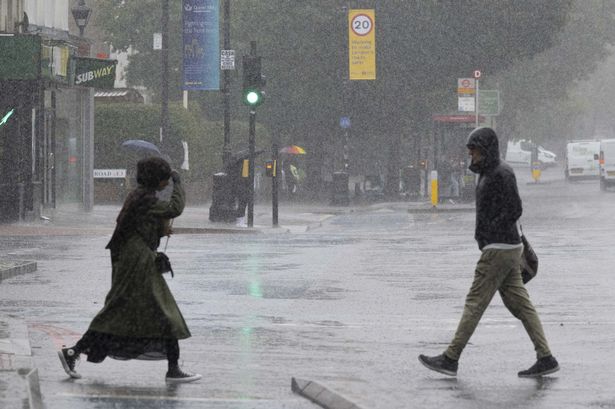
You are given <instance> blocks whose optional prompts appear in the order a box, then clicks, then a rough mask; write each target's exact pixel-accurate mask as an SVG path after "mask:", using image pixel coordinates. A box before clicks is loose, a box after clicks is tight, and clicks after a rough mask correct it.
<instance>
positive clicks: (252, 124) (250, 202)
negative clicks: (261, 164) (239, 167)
mask: <svg viewBox="0 0 615 409" xmlns="http://www.w3.org/2000/svg"><path fill="white" fill-rule="evenodd" d="M248 143H249V148H250V163H249V167H248V169H249V183H250V189H249V192H250V193H249V195H248V227H253V226H254V159H255V156H256V155H255V154H254V151H255V145H256V111H255V110H254V109H250V134H249V137H248Z"/></svg>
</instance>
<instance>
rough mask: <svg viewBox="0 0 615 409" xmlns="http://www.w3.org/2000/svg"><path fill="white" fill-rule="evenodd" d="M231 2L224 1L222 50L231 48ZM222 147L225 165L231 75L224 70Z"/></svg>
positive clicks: (229, 126)
mask: <svg viewBox="0 0 615 409" xmlns="http://www.w3.org/2000/svg"><path fill="white" fill-rule="evenodd" d="M230 3H231V0H224V26H223V28H224V49H225V50H230V48H231V4H230ZM222 94H223V98H224V99H223V104H224V145H223V146H222V163H223V164H224V165H227V164H228V162H229V160H230V158H231V103H230V98H231V74H230V70H224V91H223V93H222Z"/></svg>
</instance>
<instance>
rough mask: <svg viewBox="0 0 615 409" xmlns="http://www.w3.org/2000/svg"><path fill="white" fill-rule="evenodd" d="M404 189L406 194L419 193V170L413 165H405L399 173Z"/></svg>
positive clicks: (414, 194)
mask: <svg viewBox="0 0 615 409" xmlns="http://www.w3.org/2000/svg"><path fill="white" fill-rule="evenodd" d="M401 178H402V182H403V183H404V190H405V192H406V194H407V195H408V196H418V195H419V194H420V193H421V170H420V169H419V168H417V167H415V166H406V167H405V168H403V169H402V173H401Z"/></svg>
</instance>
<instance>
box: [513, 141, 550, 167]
mask: <svg viewBox="0 0 615 409" xmlns="http://www.w3.org/2000/svg"><path fill="white" fill-rule="evenodd" d="M533 145H534V144H533V143H532V142H529V141H525V140H520V141H508V147H507V148H506V158H505V160H506V162H508V163H516V164H524V165H530V164H531V160H532V146H533ZM538 161H539V162H540V164H541V167H542V168H545V167H549V166H554V165H556V163H557V162H556V161H557V155H556V154H554V153H553V152H551V151H548V150H546V149H545V148H543V147H542V146H540V145H538Z"/></svg>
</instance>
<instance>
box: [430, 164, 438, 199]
mask: <svg viewBox="0 0 615 409" xmlns="http://www.w3.org/2000/svg"><path fill="white" fill-rule="evenodd" d="M431 205H432V206H433V207H436V206H437V205H438V171H437V170H432V171H431Z"/></svg>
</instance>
